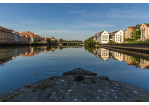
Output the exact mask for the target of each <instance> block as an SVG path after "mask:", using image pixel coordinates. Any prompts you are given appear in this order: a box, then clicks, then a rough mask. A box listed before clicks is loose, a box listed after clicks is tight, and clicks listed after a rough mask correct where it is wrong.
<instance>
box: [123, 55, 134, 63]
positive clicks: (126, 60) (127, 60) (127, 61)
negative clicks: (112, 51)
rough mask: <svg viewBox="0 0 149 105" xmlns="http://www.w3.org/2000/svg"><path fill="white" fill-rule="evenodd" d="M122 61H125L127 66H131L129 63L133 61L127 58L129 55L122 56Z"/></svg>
mask: <svg viewBox="0 0 149 105" xmlns="http://www.w3.org/2000/svg"><path fill="white" fill-rule="evenodd" d="M123 59H124V61H125V62H126V63H127V64H128V65H129V64H131V62H133V61H132V56H129V55H125V54H123Z"/></svg>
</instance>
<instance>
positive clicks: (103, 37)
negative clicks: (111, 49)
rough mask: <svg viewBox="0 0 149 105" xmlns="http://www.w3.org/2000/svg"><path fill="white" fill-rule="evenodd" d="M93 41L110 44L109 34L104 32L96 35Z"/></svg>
mask: <svg viewBox="0 0 149 105" xmlns="http://www.w3.org/2000/svg"><path fill="white" fill-rule="evenodd" d="M93 40H95V41H96V42H99V43H101V44H102V43H103V44H104V43H108V42H109V33H108V32H107V31H106V30H104V31H101V32H99V33H97V34H95V35H94V37H93Z"/></svg>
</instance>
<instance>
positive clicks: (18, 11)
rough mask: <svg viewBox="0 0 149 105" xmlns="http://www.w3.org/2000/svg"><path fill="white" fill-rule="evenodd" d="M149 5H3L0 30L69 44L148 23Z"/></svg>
mask: <svg viewBox="0 0 149 105" xmlns="http://www.w3.org/2000/svg"><path fill="white" fill-rule="evenodd" d="M148 7H149V4H148V3H146V4H144V3H136V4H134V3H133V4H132V3H21V4H19V3H6V4H5V3H0V10H1V11H0V26H3V27H6V28H10V29H13V30H15V31H18V32H22V31H31V32H34V33H35V34H37V35H40V36H47V37H52V36H54V37H55V38H57V39H60V38H63V39H66V40H83V41H84V40H85V39H87V38H89V37H91V36H93V35H94V34H96V33H97V32H100V31H103V30H106V31H107V32H112V31H117V30H123V31H124V30H126V28H127V27H128V26H134V25H136V24H140V23H141V24H142V23H149V9H148Z"/></svg>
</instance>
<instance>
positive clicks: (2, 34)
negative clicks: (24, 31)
mask: <svg viewBox="0 0 149 105" xmlns="http://www.w3.org/2000/svg"><path fill="white" fill-rule="evenodd" d="M0 42H14V34H13V33H12V30H10V29H7V28H3V27H0Z"/></svg>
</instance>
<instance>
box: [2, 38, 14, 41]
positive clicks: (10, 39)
mask: <svg viewBox="0 0 149 105" xmlns="http://www.w3.org/2000/svg"><path fill="white" fill-rule="evenodd" d="M0 40H6V38H0ZM7 40H10V41H14V39H8V38H7Z"/></svg>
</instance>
